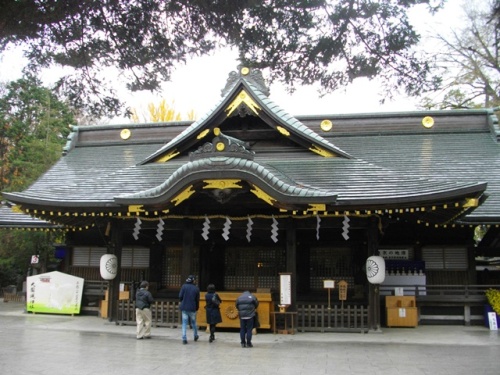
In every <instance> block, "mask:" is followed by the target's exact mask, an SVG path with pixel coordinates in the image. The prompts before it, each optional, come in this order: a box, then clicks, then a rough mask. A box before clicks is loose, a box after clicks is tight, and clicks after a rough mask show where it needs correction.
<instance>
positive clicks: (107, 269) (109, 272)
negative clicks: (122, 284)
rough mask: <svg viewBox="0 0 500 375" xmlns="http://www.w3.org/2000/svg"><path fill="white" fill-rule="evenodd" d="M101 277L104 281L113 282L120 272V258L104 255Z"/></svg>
mask: <svg viewBox="0 0 500 375" xmlns="http://www.w3.org/2000/svg"><path fill="white" fill-rule="evenodd" d="M100 271H101V277H102V278H103V279H104V280H113V279H114V278H115V277H116V272H117V271H118V258H117V257H116V255H113V254H104V255H103V256H102V257H101V267H100Z"/></svg>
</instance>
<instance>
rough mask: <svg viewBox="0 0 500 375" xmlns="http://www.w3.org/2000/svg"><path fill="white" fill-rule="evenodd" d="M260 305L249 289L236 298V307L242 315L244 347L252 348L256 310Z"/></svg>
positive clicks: (242, 340) (242, 343)
mask: <svg viewBox="0 0 500 375" xmlns="http://www.w3.org/2000/svg"><path fill="white" fill-rule="evenodd" d="M258 306H259V301H258V300H257V297H255V296H254V295H253V294H252V293H250V292H249V291H248V290H246V291H244V292H243V293H242V294H241V295H240V296H239V297H238V298H237V299H236V308H237V309H238V314H239V316H240V339H241V347H242V348H252V347H253V344H252V329H253V323H254V319H255V312H256V309H257V307H258Z"/></svg>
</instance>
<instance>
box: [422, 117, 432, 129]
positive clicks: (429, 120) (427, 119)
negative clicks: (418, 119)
mask: <svg viewBox="0 0 500 375" xmlns="http://www.w3.org/2000/svg"><path fill="white" fill-rule="evenodd" d="M422 125H423V126H424V128H427V129H430V128H432V127H433V126H434V119H433V118H432V117H431V116H425V117H424V118H423V119H422Z"/></svg>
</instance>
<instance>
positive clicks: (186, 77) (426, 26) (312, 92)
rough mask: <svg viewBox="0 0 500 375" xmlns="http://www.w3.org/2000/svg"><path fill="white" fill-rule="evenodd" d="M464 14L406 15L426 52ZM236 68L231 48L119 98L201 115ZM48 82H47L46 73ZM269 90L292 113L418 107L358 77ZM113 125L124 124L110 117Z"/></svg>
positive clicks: (8, 63)
mask: <svg viewBox="0 0 500 375" xmlns="http://www.w3.org/2000/svg"><path fill="white" fill-rule="evenodd" d="M462 13H463V12H462V1H459V0H448V1H447V5H446V6H445V9H443V10H441V11H440V12H438V13H437V14H436V15H434V16H431V15H429V14H428V12H427V11H426V8H425V7H424V6H419V7H416V8H414V9H413V10H412V11H411V13H410V17H411V20H412V22H413V23H414V24H415V25H416V26H417V29H418V31H419V32H420V33H421V35H423V39H424V42H425V46H426V48H432V40H431V39H429V37H430V36H432V34H434V33H436V32H439V33H441V34H443V33H446V32H448V31H449V30H450V29H452V28H456V27H459V25H460V17H461V14H462ZM20 58H21V55H20V53H19V52H11V53H9V54H5V55H4V56H2V61H1V62H0V79H1V80H2V81H5V80H13V79H17V78H19V76H20V74H21V73H20V66H21V64H20V63H19V61H20ZM237 65H238V61H237V54H236V53H235V52H231V51H229V50H223V51H220V52H218V53H216V54H214V55H212V56H204V57H198V58H194V59H192V60H191V61H189V62H188V63H187V64H186V65H183V66H179V67H178V68H177V69H176V71H175V72H174V74H173V75H172V80H171V82H167V83H165V84H163V92H162V93H161V94H156V95H152V94H150V93H147V92H140V93H134V94H129V93H127V92H125V91H123V95H122V99H124V100H126V101H127V103H128V105H130V106H131V107H135V108H137V107H139V108H138V109H140V110H141V109H144V108H146V106H147V103H149V102H154V103H158V102H159V101H160V100H161V99H166V100H167V102H168V103H170V102H172V101H174V106H175V108H176V109H177V110H178V111H179V112H181V113H182V114H185V113H187V112H188V111H189V110H191V109H193V110H194V111H195V112H196V113H197V115H198V117H201V116H202V115H204V114H205V113H206V112H207V111H208V110H210V109H211V108H212V107H213V106H214V105H215V104H216V103H217V102H218V100H219V98H220V93H221V90H222V89H223V88H224V86H225V83H226V79H227V77H228V75H229V73H230V72H231V71H234V70H236V67H237ZM47 80H48V81H49V80H50V74H49V75H48V76H47ZM270 91H271V94H270V98H271V100H273V101H274V102H275V103H276V104H278V105H279V106H280V107H282V108H283V109H284V110H286V111H287V112H289V113H290V114H292V115H308V114H342V113H366V112H393V111H410V110H415V109H417V106H418V102H419V100H418V99H415V98H405V97H404V96H403V95H400V96H399V97H398V99H397V100H392V101H391V100H386V102H385V104H384V105H381V104H380V100H381V99H382V97H381V96H380V93H381V92H380V90H379V87H378V84H377V81H368V80H366V79H356V80H355V82H354V83H353V84H352V85H350V86H349V87H347V88H345V89H342V90H339V91H338V92H336V93H334V94H330V95H328V96H325V97H323V98H320V97H319V95H318V93H317V90H316V89H315V88H314V87H311V86H303V87H300V88H297V89H296V91H295V93H294V94H292V95H290V94H288V93H287V92H286V90H285V88H284V87H283V86H281V85H279V84H274V85H272V86H271V87H270ZM112 122H113V123H117V122H128V120H127V119H114V120H112Z"/></svg>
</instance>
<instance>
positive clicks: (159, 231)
mask: <svg viewBox="0 0 500 375" xmlns="http://www.w3.org/2000/svg"><path fill="white" fill-rule="evenodd" d="M164 226H165V223H164V222H163V220H162V219H161V218H160V221H159V222H158V227H156V238H157V239H158V241H161V239H162V237H163V228H164Z"/></svg>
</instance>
